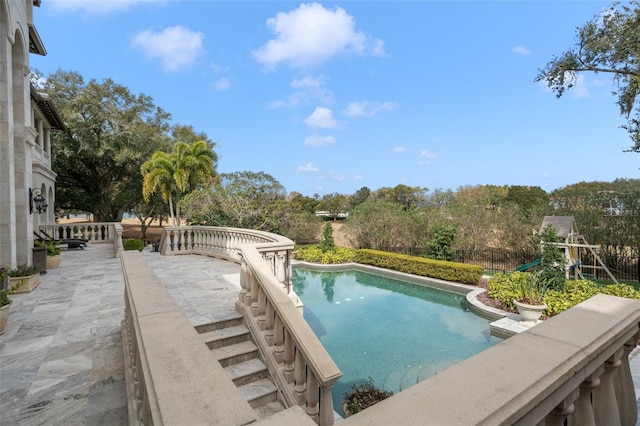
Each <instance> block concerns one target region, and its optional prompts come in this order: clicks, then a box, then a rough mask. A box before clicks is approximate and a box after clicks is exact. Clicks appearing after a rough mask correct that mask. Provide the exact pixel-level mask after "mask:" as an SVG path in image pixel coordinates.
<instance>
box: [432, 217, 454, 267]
mask: <svg viewBox="0 0 640 426" xmlns="http://www.w3.org/2000/svg"><path fill="white" fill-rule="evenodd" d="M455 237H456V227H455V226H453V225H442V224H436V225H435V226H434V227H433V238H432V239H431V241H430V242H429V247H428V248H429V252H428V257H430V258H432V259H436V260H448V261H452V260H454V259H455V258H456V252H455V250H454V249H453V247H452V246H453V240H454V239H455Z"/></svg>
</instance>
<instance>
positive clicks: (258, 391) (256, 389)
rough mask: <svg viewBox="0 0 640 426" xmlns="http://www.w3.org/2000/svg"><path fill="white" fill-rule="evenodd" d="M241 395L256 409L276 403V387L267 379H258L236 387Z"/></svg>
mask: <svg viewBox="0 0 640 426" xmlns="http://www.w3.org/2000/svg"><path fill="white" fill-rule="evenodd" d="M238 389H240V392H242V395H244V397H245V399H246V400H247V402H248V403H249V405H251V407H253V408H257V407H260V406H263V405H265V404H268V403H270V402H274V401H276V400H277V399H278V398H277V392H278V390H277V389H276V386H275V385H274V384H273V383H272V382H271V380H269V379H260V380H258V381H255V382H251V383H247V384H245V385H242V386H238Z"/></svg>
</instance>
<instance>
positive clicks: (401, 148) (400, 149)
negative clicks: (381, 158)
mask: <svg viewBox="0 0 640 426" xmlns="http://www.w3.org/2000/svg"><path fill="white" fill-rule="evenodd" d="M406 150H407V148H406V147H404V146H396V147H394V148H393V153H394V154H400V153H402V152H405V151H406Z"/></svg>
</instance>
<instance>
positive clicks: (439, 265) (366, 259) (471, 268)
mask: <svg viewBox="0 0 640 426" xmlns="http://www.w3.org/2000/svg"><path fill="white" fill-rule="evenodd" d="M355 262H358V263H362V264H366V265H373V266H378V267H380V268H386V269H392V270H394V271H399V272H404V273H407V274H412V275H420V276H424V277H430V278H437V279H441V280H446V281H453V282H457V283H464V284H472V285H477V284H478V283H479V282H480V278H482V273H483V269H482V268H481V267H480V266H476V265H466V264H464V263H457V262H447V261H444V260H433V259H426V258H423V257H416V256H408V255H405V254H397V253H388V252H384V251H377V250H369V249H362V250H358V251H357V256H356V258H355Z"/></svg>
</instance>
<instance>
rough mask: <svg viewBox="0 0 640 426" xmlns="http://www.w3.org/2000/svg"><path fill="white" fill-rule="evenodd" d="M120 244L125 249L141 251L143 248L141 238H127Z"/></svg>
mask: <svg viewBox="0 0 640 426" xmlns="http://www.w3.org/2000/svg"><path fill="white" fill-rule="evenodd" d="M122 246H123V247H124V249H125V250H138V251H142V250H143V249H144V243H143V242H142V240H139V239H137V238H131V239H128V240H124V241H123V242H122Z"/></svg>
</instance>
